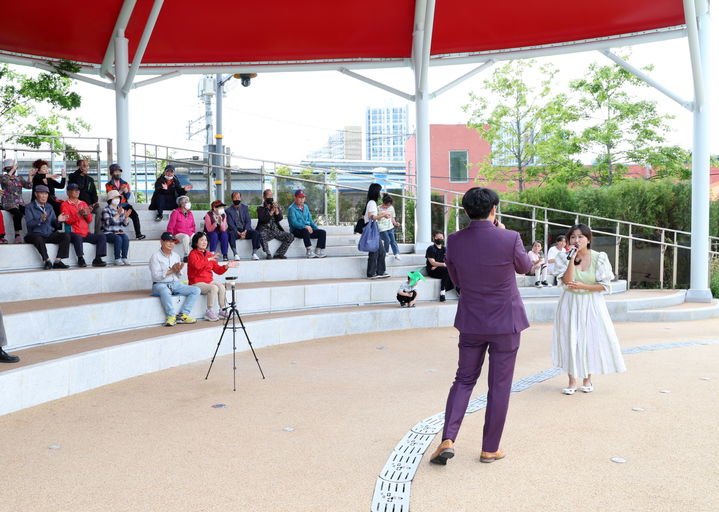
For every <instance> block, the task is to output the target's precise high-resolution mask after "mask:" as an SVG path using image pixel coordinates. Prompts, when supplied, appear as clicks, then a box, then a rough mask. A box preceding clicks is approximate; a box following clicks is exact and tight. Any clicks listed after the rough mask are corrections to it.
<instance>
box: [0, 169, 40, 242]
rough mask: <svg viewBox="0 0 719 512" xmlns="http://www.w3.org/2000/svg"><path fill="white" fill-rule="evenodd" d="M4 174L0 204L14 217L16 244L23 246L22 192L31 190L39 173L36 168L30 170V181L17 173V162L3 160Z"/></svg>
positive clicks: (23, 204) (1, 179) (0, 182)
mask: <svg viewBox="0 0 719 512" xmlns="http://www.w3.org/2000/svg"><path fill="white" fill-rule="evenodd" d="M2 167H3V172H2V176H0V185H2V195H1V197H0V204H1V205H2V208H3V210H7V211H8V213H10V215H12V223H13V227H14V228H15V243H16V244H21V243H22V238H20V232H21V231H22V218H23V216H24V215H25V201H24V200H23V198H22V190H23V189H24V188H26V189H31V188H32V183H30V182H31V181H32V178H33V176H34V175H35V173H36V172H37V169H35V168H34V167H33V168H32V169H30V176H28V179H29V181H28V180H26V179H25V178H23V177H22V176H19V175H18V173H17V161H16V160H13V159H12V158H8V159H6V160H3V163H2ZM3 231H4V230H3Z"/></svg>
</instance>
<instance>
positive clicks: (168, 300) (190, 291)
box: [150, 231, 200, 327]
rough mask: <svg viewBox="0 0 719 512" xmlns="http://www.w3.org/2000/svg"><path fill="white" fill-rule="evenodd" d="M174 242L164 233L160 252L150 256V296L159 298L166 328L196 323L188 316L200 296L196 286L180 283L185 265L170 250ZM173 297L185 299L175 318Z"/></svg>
mask: <svg viewBox="0 0 719 512" xmlns="http://www.w3.org/2000/svg"><path fill="white" fill-rule="evenodd" d="M175 242H176V240H175V235H173V234H172V233H170V232H168V231H165V232H164V233H163V234H162V235H161V236H160V250H159V251H157V252H156V253H154V254H153V255H152V256H150V276H151V277H152V295H153V296H155V297H160V302H161V303H162V309H164V310H165V315H166V319H165V325H166V326H168V327H171V326H173V325H175V324H176V323H177V322H180V323H181V324H194V323H195V322H197V320H195V319H194V318H192V317H191V316H190V312H191V311H192V306H194V305H195V301H196V300H197V298H198V297H199V296H200V289H199V288H198V287H197V286H189V285H186V284H182V283H181V282H180V278H181V275H182V268H183V267H184V266H185V264H184V263H182V262H181V261H180V256H179V255H178V254H177V253H176V252H175V251H173V250H172V249H173V248H174V247H175ZM173 295H182V296H184V297H185V301H184V302H183V304H182V306H181V307H180V312H179V314H177V316H175V308H174V307H173V305H172V296H173Z"/></svg>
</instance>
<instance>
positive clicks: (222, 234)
mask: <svg viewBox="0 0 719 512" xmlns="http://www.w3.org/2000/svg"><path fill="white" fill-rule="evenodd" d="M210 206H211V207H212V209H211V210H210V211H209V212H207V213H206V214H205V233H207V240H208V241H209V243H210V252H211V253H214V252H215V250H217V244H218V242H219V244H220V249H221V250H222V260H223V261H227V259H228V258H227V250H228V249H229V247H230V237H229V234H228V232H227V215H226V214H225V204H224V203H223V202H222V201H213V202H212V204H211V205H210Z"/></svg>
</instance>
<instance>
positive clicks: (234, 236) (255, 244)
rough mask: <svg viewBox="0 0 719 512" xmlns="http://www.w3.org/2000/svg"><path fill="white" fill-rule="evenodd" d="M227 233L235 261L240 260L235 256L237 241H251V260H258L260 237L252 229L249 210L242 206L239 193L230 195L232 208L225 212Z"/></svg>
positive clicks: (244, 205) (257, 232)
mask: <svg viewBox="0 0 719 512" xmlns="http://www.w3.org/2000/svg"><path fill="white" fill-rule="evenodd" d="M227 233H228V235H229V237H230V247H231V248H232V252H233V253H234V254H235V259H236V260H239V259H240V256H239V254H237V240H238V239H239V240H252V259H253V260H259V259H260V257H259V256H258V255H257V249H259V248H260V245H262V235H261V233H260V232H259V231H255V230H254V229H252V218H251V217H250V209H249V208H248V207H247V205H246V204H242V194H240V193H239V192H233V193H232V206H230V208H229V209H228V210H227ZM267 254H269V253H267Z"/></svg>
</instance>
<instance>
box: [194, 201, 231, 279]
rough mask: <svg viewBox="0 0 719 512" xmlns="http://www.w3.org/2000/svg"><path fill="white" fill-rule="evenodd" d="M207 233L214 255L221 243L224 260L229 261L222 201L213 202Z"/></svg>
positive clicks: (208, 214)
mask: <svg viewBox="0 0 719 512" xmlns="http://www.w3.org/2000/svg"><path fill="white" fill-rule="evenodd" d="M205 233H206V234H207V240H208V241H209V244H210V252H212V253H214V252H215V251H216V250H217V244H218V243H219V244H220V249H221V250H222V259H223V260H224V261H227V248H228V247H229V245H230V243H229V237H228V234H227V214H226V213H225V203H223V202H222V201H212V204H211V205H210V211H209V212H207V213H206V214H205ZM190 284H192V283H190Z"/></svg>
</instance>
